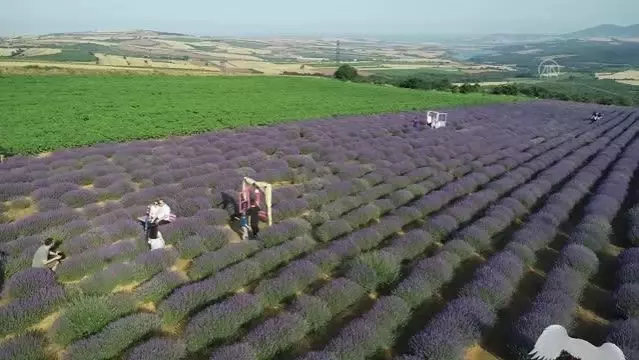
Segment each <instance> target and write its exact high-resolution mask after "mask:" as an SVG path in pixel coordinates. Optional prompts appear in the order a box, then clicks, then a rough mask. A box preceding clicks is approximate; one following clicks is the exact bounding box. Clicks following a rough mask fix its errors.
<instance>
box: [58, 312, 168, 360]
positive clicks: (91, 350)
mask: <svg viewBox="0 0 639 360" xmlns="http://www.w3.org/2000/svg"><path fill="white" fill-rule="evenodd" d="M160 325H161V322H160V318H158V317H157V315H155V314H144V313H138V314H133V315H129V316H127V317H124V318H122V319H119V320H116V321H114V322H112V323H110V324H109V325H107V326H106V327H105V328H104V329H102V331H100V332H99V333H97V334H95V335H92V336H90V337H88V338H85V339H81V340H78V341H76V342H74V343H73V344H71V345H69V346H68V347H67V349H66V351H65V354H64V359H65V360H102V359H110V358H112V357H115V356H117V355H118V354H120V352H122V351H123V350H125V349H126V348H127V347H129V346H130V345H131V344H133V343H135V342H136V341H138V340H139V339H141V338H143V337H144V336H145V335H147V334H149V333H151V332H153V331H156V330H159V329H160Z"/></svg>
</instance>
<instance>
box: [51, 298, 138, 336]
mask: <svg viewBox="0 0 639 360" xmlns="http://www.w3.org/2000/svg"><path fill="white" fill-rule="evenodd" d="M135 310H136V303H135V298H134V297H133V296H132V295H130V294H115V295H108V296H102V297H92V296H91V297H83V298H80V299H78V300H76V301H75V302H73V303H71V304H69V306H67V307H66V308H65V309H64V310H63V311H62V313H61V314H60V317H58V318H57V319H56V321H55V322H54V323H53V326H51V328H50V329H49V338H51V340H52V341H53V342H55V343H56V344H59V345H62V346H66V345H68V344H70V343H72V342H74V341H76V340H78V339H81V338H83V337H86V336H88V335H91V334H93V333H95V332H97V331H99V330H100V329H102V328H103V327H104V326H106V325H107V324H108V323H109V322H111V321H113V320H116V319H118V318H120V317H122V316H125V315H127V314H131V313H133V312H134V311H135Z"/></svg>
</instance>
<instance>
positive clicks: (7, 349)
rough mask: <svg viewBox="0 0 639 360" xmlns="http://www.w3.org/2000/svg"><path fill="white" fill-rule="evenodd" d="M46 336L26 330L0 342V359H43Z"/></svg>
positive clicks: (44, 356) (44, 357)
mask: <svg viewBox="0 0 639 360" xmlns="http://www.w3.org/2000/svg"><path fill="white" fill-rule="evenodd" d="M47 345H48V344H47V340H46V338H45V337H44V336H43V335H42V334H41V333H39V332H27V333H25V334H23V335H18V336H16V337H12V338H10V339H8V340H5V341H3V342H0V359H15V360H44V359H46V354H45V350H46V347H47Z"/></svg>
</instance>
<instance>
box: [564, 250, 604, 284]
mask: <svg viewBox="0 0 639 360" xmlns="http://www.w3.org/2000/svg"><path fill="white" fill-rule="evenodd" d="M559 264H562V265H566V266H570V267H571V268H573V269H575V270H577V271H579V272H580V273H581V274H583V276H584V277H586V278H589V277H590V276H592V275H593V274H594V273H595V272H596V271H597V269H598V268H599V259H598V258H597V254H595V253H594V252H593V251H592V250H590V249H588V248H587V247H585V246H583V245H577V244H571V245H567V246H566V247H564V248H563V249H562V250H561V255H560V257H559Z"/></svg>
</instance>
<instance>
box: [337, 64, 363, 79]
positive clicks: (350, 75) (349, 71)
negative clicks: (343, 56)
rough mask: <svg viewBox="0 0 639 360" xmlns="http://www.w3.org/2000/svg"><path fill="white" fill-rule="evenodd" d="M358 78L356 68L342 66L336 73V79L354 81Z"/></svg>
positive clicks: (346, 65)
mask: <svg viewBox="0 0 639 360" xmlns="http://www.w3.org/2000/svg"><path fill="white" fill-rule="evenodd" d="M357 77H358V74H357V69H355V68H354V67H352V66H350V65H348V64H344V65H342V66H340V67H339V68H338V69H337V71H335V78H336V79H340V80H350V81H353V80H355V79H356V78H357Z"/></svg>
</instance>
